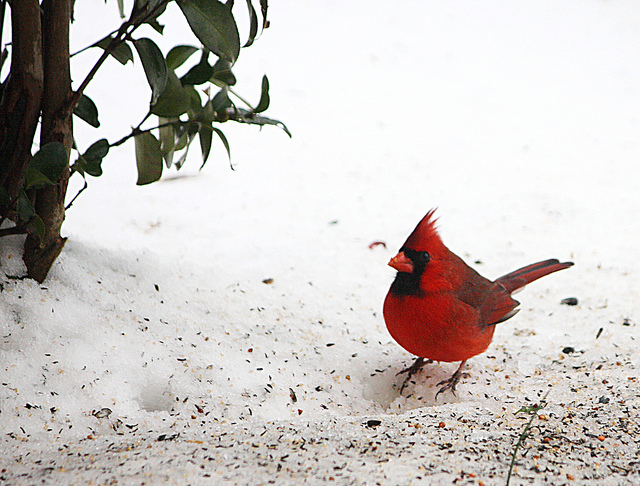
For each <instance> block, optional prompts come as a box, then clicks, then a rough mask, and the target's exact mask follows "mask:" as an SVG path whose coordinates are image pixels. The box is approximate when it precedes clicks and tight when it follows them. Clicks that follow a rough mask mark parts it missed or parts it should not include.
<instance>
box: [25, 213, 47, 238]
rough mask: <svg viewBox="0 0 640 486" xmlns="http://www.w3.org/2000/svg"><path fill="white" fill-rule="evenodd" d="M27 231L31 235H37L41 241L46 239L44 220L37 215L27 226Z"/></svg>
mask: <svg viewBox="0 0 640 486" xmlns="http://www.w3.org/2000/svg"><path fill="white" fill-rule="evenodd" d="M27 231H28V232H29V233H31V234H35V235H36V236H37V237H38V238H40V239H42V238H44V232H45V227H44V221H42V218H41V217H40V216H38V215H37V214H34V215H33V217H32V218H31V221H29V224H27Z"/></svg>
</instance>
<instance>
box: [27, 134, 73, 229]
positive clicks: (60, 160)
mask: <svg viewBox="0 0 640 486" xmlns="http://www.w3.org/2000/svg"><path fill="white" fill-rule="evenodd" d="M67 160H68V159H67V151H66V150H65V148H64V145H62V144H61V143H60V142H51V143H48V144H46V145H44V146H42V147H41V148H40V150H39V151H38V152H37V153H36V154H35V155H34V156H33V157H32V158H31V161H30V162H29V164H28V165H27V169H26V172H25V176H24V188H25V190H29V189H42V188H44V187H47V186H51V185H53V184H57V182H58V180H59V179H60V177H61V176H62V172H63V171H64V170H65V169H66V167H67ZM21 219H23V220H24V218H21Z"/></svg>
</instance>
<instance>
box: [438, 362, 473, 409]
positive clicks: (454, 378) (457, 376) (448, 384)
mask: <svg viewBox="0 0 640 486" xmlns="http://www.w3.org/2000/svg"><path fill="white" fill-rule="evenodd" d="M465 363H466V361H463V362H462V363H460V366H458V369H457V370H456V372H455V373H454V374H453V375H451V378H448V379H446V380H442V381H441V382H440V383H438V385H437V386H440V385H443V386H442V387H441V388H440V389H439V390H438V391H437V392H436V396H435V400H437V399H438V395H440V394H441V393H442V392H445V391H447V390H451V393H452V394H453V396H456V386H457V385H458V383H459V382H460V380H461V379H462V378H468V377H469V373H463V372H462V367H463V366H464V364H465Z"/></svg>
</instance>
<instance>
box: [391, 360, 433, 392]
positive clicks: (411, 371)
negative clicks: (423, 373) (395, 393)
mask: <svg viewBox="0 0 640 486" xmlns="http://www.w3.org/2000/svg"><path fill="white" fill-rule="evenodd" d="M428 363H433V361H432V360H430V359H425V358H417V359H416V360H415V361H414V363H413V364H412V365H411V366H409V367H408V368H405V369H403V370H401V371H398V373H396V376H398V375H402V374H404V373H406V374H407V377H406V378H405V380H404V381H403V382H402V386H401V387H400V394H401V395H402V392H403V390H404V387H406V386H407V383H409V380H410V379H411V378H413V375H415V374H416V373H417V372H418V371H420V370H421V369H422V367H423V366H424V365H426V364H428Z"/></svg>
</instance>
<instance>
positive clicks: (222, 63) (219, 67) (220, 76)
mask: <svg viewBox="0 0 640 486" xmlns="http://www.w3.org/2000/svg"><path fill="white" fill-rule="evenodd" d="M211 78H212V81H213V80H216V79H217V80H220V81H222V82H223V83H225V84H227V85H229V86H233V85H235V84H236V77H235V76H234V75H233V73H232V72H231V63H230V62H229V61H226V60H224V59H218V60H217V61H216V63H215V64H214V65H213V75H212V76H211Z"/></svg>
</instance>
